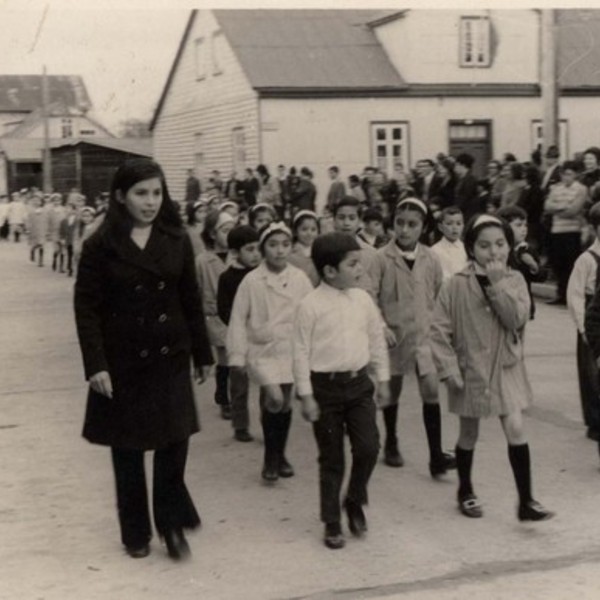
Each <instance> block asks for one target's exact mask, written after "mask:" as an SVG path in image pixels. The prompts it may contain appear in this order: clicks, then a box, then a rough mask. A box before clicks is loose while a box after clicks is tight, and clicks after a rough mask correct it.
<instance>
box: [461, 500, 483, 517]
mask: <svg viewBox="0 0 600 600" xmlns="http://www.w3.org/2000/svg"><path fill="white" fill-rule="evenodd" d="M458 509H459V510H460V512H461V513H462V514H463V515H465V517H469V518H470V519H480V518H481V517H483V509H482V508H481V503H480V502H479V498H477V496H476V495H475V494H466V495H465V496H462V497H461V496H459V497H458Z"/></svg>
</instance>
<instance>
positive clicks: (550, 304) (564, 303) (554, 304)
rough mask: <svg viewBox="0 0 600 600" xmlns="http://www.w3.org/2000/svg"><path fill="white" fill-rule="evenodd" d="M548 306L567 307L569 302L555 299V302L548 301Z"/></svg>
mask: <svg viewBox="0 0 600 600" xmlns="http://www.w3.org/2000/svg"><path fill="white" fill-rule="evenodd" d="M546 304H548V305H549V306H566V305H567V301H566V300H565V299H564V298H555V299H554V300H548V302H546Z"/></svg>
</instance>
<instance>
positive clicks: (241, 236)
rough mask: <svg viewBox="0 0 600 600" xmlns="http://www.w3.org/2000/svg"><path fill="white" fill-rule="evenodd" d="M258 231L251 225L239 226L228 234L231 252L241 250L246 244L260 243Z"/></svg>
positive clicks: (228, 244)
mask: <svg viewBox="0 0 600 600" xmlns="http://www.w3.org/2000/svg"><path fill="white" fill-rule="evenodd" d="M258 238H259V235H258V231H256V229H254V227H250V225H238V226H237V227H234V228H233V229H232V230H231V231H230V232H229V233H228V234H227V246H228V247H229V249H230V250H237V251H239V250H241V249H242V248H243V247H244V246H245V245H246V244H253V243H254V242H258Z"/></svg>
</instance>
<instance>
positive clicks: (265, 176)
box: [256, 165, 270, 181]
mask: <svg viewBox="0 0 600 600" xmlns="http://www.w3.org/2000/svg"><path fill="white" fill-rule="evenodd" d="M256 172H257V173H258V174H259V175H260V176H261V178H262V179H264V180H265V181H269V178H270V175H269V169H267V167H265V165H258V167H256Z"/></svg>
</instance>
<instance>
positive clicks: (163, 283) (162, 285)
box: [158, 281, 167, 290]
mask: <svg viewBox="0 0 600 600" xmlns="http://www.w3.org/2000/svg"><path fill="white" fill-rule="evenodd" d="M165 287H167V284H166V283H165V282H164V281H159V282H158V289H159V290H164V289H165Z"/></svg>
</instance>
